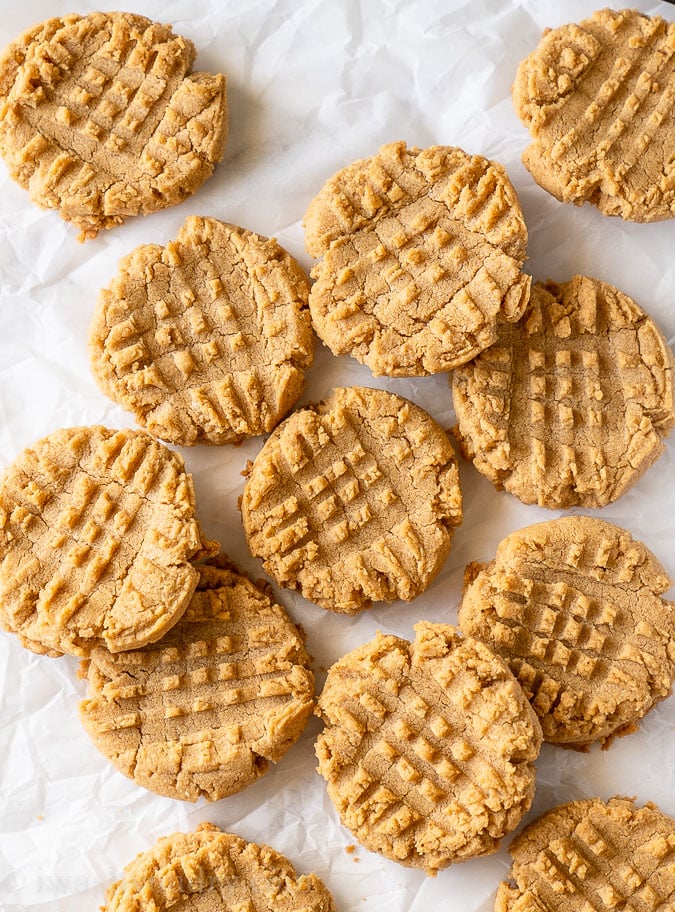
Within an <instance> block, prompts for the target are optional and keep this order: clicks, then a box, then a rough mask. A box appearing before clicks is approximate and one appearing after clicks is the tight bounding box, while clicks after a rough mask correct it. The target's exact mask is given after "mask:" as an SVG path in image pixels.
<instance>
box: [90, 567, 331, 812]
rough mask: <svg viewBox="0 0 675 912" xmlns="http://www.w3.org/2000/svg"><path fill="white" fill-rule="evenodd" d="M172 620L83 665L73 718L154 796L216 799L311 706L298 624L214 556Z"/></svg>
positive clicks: (273, 749) (302, 720) (285, 742)
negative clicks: (134, 646) (146, 640)
mask: <svg viewBox="0 0 675 912" xmlns="http://www.w3.org/2000/svg"><path fill="white" fill-rule="evenodd" d="M198 569H199V583H198V584H197V589H196V590H195V593H194V595H193V596H192V600H191V601H190V604H189V605H188V608H187V610H186V612H185V614H184V615H183V617H182V618H181V619H180V621H179V622H178V623H177V624H176V625H175V626H174V627H173V628H172V629H171V630H170V631H169V632H168V633H167V634H166V635H165V636H164V637H162V639H161V640H160V641H159V642H158V643H154V644H152V645H149V646H145V647H143V649H138V650H133V651H131V652H124V653H120V654H119V655H111V653H110V652H109V651H108V650H107V649H105V648H104V647H98V648H96V649H94V650H92V653H91V655H90V656H89V658H88V659H86V660H85V661H84V662H83V663H82V668H81V672H80V673H81V676H82V677H87V678H88V682H89V696H88V699H86V700H84V701H83V702H82V703H81V704H80V718H81V720H82V723H83V724H84V727H85V728H86V730H87V732H88V733H89V735H90V736H91V738H92V740H93V741H94V744H95V745H96V747H97V748H98V749H99V750H100V751H101V753H103V754H104V755H105V756H106V757H107V758H108V759H109V760H110V761H111V762H112V763H113V764H114V765H115V766H116V767H117V769H119V770H120V772H122V773H124V775H125V776H129V778H131V779H133V780H134V782H136V783H137V784H138V785H142V786H144V787H145V788H147V789H150V790H151V791H153V792H157V793H158V794H160V795H166V796H167V797H169V798H180V799H182V800H184V801H196V800H197V798H199V797H204V798H206V799H207V800H209V801H216V800H218V799H219V798H224V797H226V796H228V795H233V794H234V793H235V792H240V791H241V790H242V789H244V788H246V787H247V786H248V785H250V784H251V783H252V782H255V780H256V779H258V778H259V777H260V776H262V775H263V773H265V772H266V771H267V769H268V767H269V764H270V762H272V763H276V762H277V761H279V760H280V759H281V758H282V757H283V755H284V754H285V753H286V751H287V750H288V749H289V748H290V747H291V746H292V745H293V744H295V742H296V741H297V739H298V738H299V737H300V735H301V734H302V731H303V729H304V727H305V724H306V722H307V719H308V718H309V716H310V715H311V713H312V709H313V707H314V676H313V675H312V672H311V671H310V670H309V668H308V662H309V659H308V656H307V653H306V652H305V648H304V645H303V642H302V639H301V637H300V635H299V633H298V630H297V628H296V627H295V625H294V624H293V623H292V622H291V620H290V619H289V617H288V615H287V614H286V612H285V611H284V609H283V608H281V607H280V606H279V605H276V604H275V603H274V602H273V601H272V599H271V598H270V597H269V595H268V594H267V593H266V592H265V591H263V590H262V589H261V588H260V587H259V586H256V585H254V584H253V583H252V582H250V581H249V580H248V579H246V577H243V576H241V575H240V574H239V573H237V572H236V571H235V570H234V568H232V567H231V566H230V565H229V564H227V562H226V561H224V560H223V559H222V558H216V559H214V560H213V561H211V562H209V564H204V565H200V567H199V568H198Z"/></svg>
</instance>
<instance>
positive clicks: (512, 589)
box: [458, 516, 675, 749]
mask: <svg viewBox="0 0 675 912" xmlns="http://www.w3.org/2000/svg"><path fill="white" fill-rule="evenodd" d="M465 583H466V588H465V591H464V595H463V599H462V603H461V605H460V608H459V613H458V620H459V624H460V627H461V628H462V630H463V631H464V632H465V633H467V634H469V635H471V636H474V637H477V638H478V639H480V640H483V641H484V642H486V643H487V644H488V645H489V646H490V647H491V648H492V649H493V650H494V651H495V652H497V653H498V654H499V655H501V656H502V658H503V659H504V660H505V661H506V662H507V663H508V665H509V667H510V668H511V671H513V673H514V674H515V676H516V678H517V679H518V681H519V682H520V685H521V687H522V688H523V690H524V691H525V694H526V696H527V697H528V699H529V700H530V701H531V703H532V706H533V708H534V710H535V712H536V713H537V716H538V717H539V721H540V723H541V726H542V730H543V733H544V740H546V741H550V742H553V743H556V744H562V745H565V746H569V747H575V748H578V749H584V748H586V747H587V746H588V745H589V744H590V743H592V742H594V741H600V742H602V743H603V746H609V744H610V743H611V741H612V739H613V738H614V737H616V736H617V735H623V734H628V733H629V732H631V731H634V730H635V729H636V727H637V724H638V722H639V721H640V719H641V718H642V717H643V716H644V715H645V713H647V712H648V711H649V710H650V709H651V708H652V707H653V706H654V705H655V704H656V703H657V702H659V700H663V699H664V698H665V697H667V696H668V695H669V693H670V690H671V685H672V682H673V678H674V677H675V605H674V604H673V603H671V602H667V601H665V600H664V599H663V598H662V597H661V596H662V594H663V593H664V592H666V591H667V590H668V589H669V588H670V586H671V581H670V579H669V577H668V574H667V573H666V571H665V570H664V568H663V567H662V566H661V564H660V563H659V562H658V561H657V560H656V558H655V557H654V555H653V554H652V553H651V552H650V551H649V550H648V549H647V548H646V547H645V545H643V544H642V543H641V542H639V541H635V539H633V537H632V536H631V535H630V533H629V532H626V531H625V530H624V529H620V528H618V527H617V526H614V525H612V524H611V523H608V522H604V521H603V520H600V519H595V518H593V517H590V516H565V517H561V518H559V519H554V520H551V521H550V522H544V523H537V524H536V525H533V526H528V527H526V528H524V529H519V530H518V531H516V532H512V533H511V534H510V535H507V536H506V538H504V539H503V540H502V541H501V542H500V543H499V545H498V547H497V554H496V556H495V559H494V560H493V561H491V562H490V563H489V564H486V565H483V564H470V565H469V566H468V567H467V570H466V575H465Z"/></svg>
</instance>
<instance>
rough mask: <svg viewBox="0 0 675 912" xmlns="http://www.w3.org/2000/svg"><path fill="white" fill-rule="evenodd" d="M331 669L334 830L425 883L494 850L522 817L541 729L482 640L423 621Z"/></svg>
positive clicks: (328, 738)
mask: <svg viewBox="0 0 675 912" xmlns="http://www.w3.org/2000/svg"><path fill="white" fill-rule="evenodd" d="M415 631H416V638H415V641H414V642H413V643H410V642H408V641H407V640H403V639H400V638H399V637H395V636H383V635H382V634H378V635H377V637H376V639H375V640H373V641H372V642H370V643H366V644H365V645H364V646H360V647H358V648H357V649H355V650H353V651H352V652H350V653H348V654H347V655H346V656H344V658H342V659H340V660H339V661H338V662H336V663H335V665H333V666H332V668H330V669H329V672H328V677H327V679H326V684H325V686H324V689H323V692H322V694H321V696H320V698H319V703H318V710H317V711H318V714H319V715H320V716H321V717H322V718H323V719H324V720H325V722H326V728H325V730H324V732H323V733H322V734H321V735H320V736H319V738H318V739H317V743H316V754H317V757H318V759H319V772H320V773H321V775H322V776H323V777H324V779H326V781H327V783H328V794H329V796H330V798H331V800H332V801H333V804H334V805H335V807H336V809H337V811H338V813H339V815H340V819H341V820H342V822H343V823H344V824H345V826H347V827H348V828H349V829H350V830H351V831H352V832H353V833H354V835H355V836H356V838H357V839H358V840H359V841H360V842H361V843H363V845H364V846H365V847H366V848H367V849H370V850H371V851H374V852H380V853H381V854H382V855H385V856H386V857H387V858H391V859H393V860H394V861H398V862H400V863H401V864H404V865H409V866H412V867H418V868H422V869H423V870H424V871H425V872H426V873H427V874H430V875H434V874H435V873H436V872H437V871H439V870H440V869H442V868H444V867H447V865H449V864H451V863H452V862H459V861H465V860H466V859H468V858H473V857H475V856H478V855H486V854H488V853H490V852H493V851H495V850H496V849H497V847H498V845H499V841H500V839H501V837H502V836H504V834H506V833H508V832H510V831H511V830H513V829H514V828H515V827H516V826H517V824H518V822H519V821H520V819H521V817H522V815H523V814H524V813H525V812H526V811H527V809H528V808H529V806H530V804H531V801H532V796H533V794H534V766H533V761H534V760H535V759H536V757H537V755H538V754H539V748H540V746H541V729H540V727H539V723H538V722H537V718H536V716H535V714H534V712H533V711H532V708H531V707H530V704H529V703H528V702H527V699H526V698H525V695H524V694H523V692H522V690H521V688H520V686H519V685H518V683H517V681H516V680H515V678H514V677H513V675H512V674H511V672H510V671H509V670H508V667H507V665H506V663H505V662H503V660H502V659H500V658H499V657H498V656H496V655H495V654H494V653H493V652H492V651H491V650H490V649H488V648H487V647H486V646H485V645H484V644H483V643H480V642H478V641H477V640H473V639H470V638H468V637H467V638H462V637H460V636H458V633H457V631H456V630H455V628H454V627H450V626H448V625H445V624H429V623H427V622H420V623H418V624H417V625H416V627H415Z"/></svg>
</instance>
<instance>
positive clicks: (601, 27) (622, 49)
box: [513, 9, 675, 222]
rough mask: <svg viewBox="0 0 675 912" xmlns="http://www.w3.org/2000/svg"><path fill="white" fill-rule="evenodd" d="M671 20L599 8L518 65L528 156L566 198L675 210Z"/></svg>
mask: <svg viewBox="0 0 675 912" xmlns="http://www.w3.org/2000/svg"><path fill="white" fill-rule="evenodd" d="M674 95H675V23H668V22H666V21H665V20H664V19H661V18H660V17H659V16H652V17H649V16H645V15H643V14H642V13H640V12H638V10H634V9H626V10H611V9H603V10H598V11H596V12H595V13H593V15H592V16H591V17H590V18H589V19H584V20H583V22H580V23H579V24H578V25H577V24H574V23H573V24H570V25H563V26H562V27H561V28H556V29H553V30H547V31H546V32H544V37H543V38H542V40H541V43H540V44H539V46H538V47H537V48H536V50H535V51H533V52H532V53H531V54H530V55H529V57H527V58H526V59H525V60H523V61H522V62H521V64H520V66H519V68H518V73H517V75H516V79H515V83H514V86H513V101H514V105H515V109H516V113H517V114H518V116H519V117H520V119H521V120H522V121H523V122H524V124H525V126H526V127H528V129H529V131H530V135H531V137H532V140H533V141H532V144H531V145H530V146H528V148H527V149H526V150H525V152H524V154H523V162H524V164H525V166H526V167H527V169H528V170H529V171H530V173H531V174H532V176H533V177H534V179H535V180H536V181H537V183H538V184H540V185H541V186H542V187H543V188H544V189H545V190H547V191H548V192H549V193H551V194H553V196H555V197H556V198H557V199H559V200H560V201H561V202H573V203H577V204H578V205H580V204H582V203H584V202H590V203H593V204H594V205H595V206H597V207H598V209H599V210H600V211H601V212H602V213H603V214H604V215H619V216H621V217H622V218H624V219H629V220H631V221H636V222H651V221H656V220H658V219H667V218H673V217H674V216H675V114H674V111H675V108H674V107H673V97H674Z"/></svg>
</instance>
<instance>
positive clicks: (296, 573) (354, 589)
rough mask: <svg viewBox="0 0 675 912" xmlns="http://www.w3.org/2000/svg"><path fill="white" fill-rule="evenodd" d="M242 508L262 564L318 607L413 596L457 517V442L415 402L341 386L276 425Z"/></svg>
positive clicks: (438, 561)
mask: <svg viewBox="0 0 675 912" xmlns="http://www.w3.org/2000/svg"><path fill="white" fill-rule="evenodd" d="M242 517H243V521H244V528H245V531H246V534H247V538H248V542H249V547H250V548H251V551H252V553H253V554H254V556H257V557H262V558H263V561H264V563H263V566H264V567H265V569H266V570H267V572H268V573H270V574H271V575H272V576H273V577H274V578H275V579H276V580H277V582H279V583H280V584H281V585H285V586H289V587H292V588H298V589H299V590H300V591H301V592H302V593H303V595H305V596H306V597H307V598H309V599H311V600H313V601H315V602H316V603H317V604H319V605H322V606H323V607H326V608H329V609H331V610H335V611H342V612H346V613H353V612H355V611H358V610H360V609H362V608H365V607H369V605H370V603H371V602H372V601H391V600H392V599H394V598H404V599H412V598H414V597H415V596H416V595H418V594H419V593H420V592H422V591H423V590H424V589H425V588H426V586H427V585H428V584H429V583H430V582H431V580H432V579H433V578H434V576H435V575H436V573H438V571H439V570H440V568H441V566H442V563H443V561H444V560H445V557H446V556H447V554H448V552H449V550H450V543H451V538H452V533H453V530H454V528H455V526H457V525H458V524H459V522H460V521H461V494H460V491H459V482H458V473H457V464H456V460H455V456H454V452H453V450H452V447H451V445H450V443H449V441H448V438H447V435H446V434H445V432H444V431H443V430H442V429H441V428H440V427H439V426H438V425H437V424H436V422H435V421H433V419H432V418H431V417H430V416H429V415H428V414H427V413H426V412H424V411H422V409H420V408H419V407H417V406H416V405H414V404H413V403H411V402H408V401H407V400H405V399H403V398H401V397H400V396H395V395H393V394H391V393H387V392H384V391H383V390H372V389H365V388H361V387H352V388H341V389H337V390H335V391H334V392H333V393H332V395H331V396H330V397H329V398H328V399H327V400H326V401H325V402H323V403H320V404H319V405H317V406H315V407H313V408H308V409H303V410H302V411H299V412H296V413H295V414H294V415H292V416H291V417H290V418H288V419H287V420H286V421H285V422H284V423H283V424H282V425H281V426H280V427H279V428H277V429H276V430H275V431H274V433H273V434H272V436H271V437H270V438H269V440H268V442H267V443H266V444H265V446H264V447H263V449H262V450H261V452H260V453H259V454H258V456H257V458H256V460H255V462H254V463H253V465H252V466H251V467H250V469H249V475H248V481H247V483H246V487H245V489H244V495H243V498H242Z"/></svg>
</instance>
